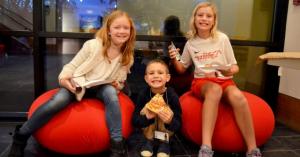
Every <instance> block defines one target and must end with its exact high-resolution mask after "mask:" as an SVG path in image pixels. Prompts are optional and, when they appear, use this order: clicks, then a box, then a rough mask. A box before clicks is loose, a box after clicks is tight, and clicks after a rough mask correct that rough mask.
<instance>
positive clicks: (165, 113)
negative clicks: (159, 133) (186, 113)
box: [157, 107, 174, 124]
mask: <svg viewBox="0 0 300 157" xmlns="http://www.w3.org/2000/svg"><path fill="white" fill-rule="evenodd" d="M157 115H158V117H159V118H160V119H161V120H162V121H163V122H164V123H165V124H170V123H171V121H172V119H173V116H174V113H173V111H172V110H171V109H170V107H165V109H163V110H162V111H160V112H158V113H157Z"/></svg>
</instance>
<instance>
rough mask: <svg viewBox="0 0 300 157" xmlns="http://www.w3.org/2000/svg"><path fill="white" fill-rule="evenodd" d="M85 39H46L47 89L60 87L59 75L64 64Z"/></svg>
mask: <svg viewBox="0 0 300 157" xmlns="http://www.w3.org/2000/svg"><path fill="white" fill-rule="evenodd" d="M84 41H85V40H80V39H59V38H58V39H56V38H47V39H46V45H47V50H46V85H47V87H46V88H47V90H50V89H53V88H57V87H58V79H57V77H58V75H59V73H60V71H61V70H62V68H63V66H64V65H65V64H67V63H68V62H70V61H71V59H72V58H73V57H74V56H75V54H76V53H77V52H78V51H79V50H80V48H81V46H82V45H83V43H84Z"/></svg>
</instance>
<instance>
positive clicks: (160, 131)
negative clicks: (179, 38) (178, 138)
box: [133, 59, 181, 157]
mask: <svg viewBox="0 0 300 157" xmlns="http://www.w3.org/2000/svg"><path fill="white" fill-rule="evenodd" d="M170 77H171V76H170V74H169V69H168V66H167V65H166V64H165V62H163V61H162V60H159V59H155V60H152V61H150V62H149V63H148V64H147V67H146V71H145V81H146V83H147V84H148V87H147V88H145V89H144V90H142V91H141V92H140V94H139V96H138V98H137V102H136V107H135V111H134V114H133V125H134V126H135V127H137V128H140V129H141V130H142V132H143V135H144V137H145V139H146V140H145V143H144V144H143V146H142V149H141V151H140V155H141V156H143V157H148V156H149V157H150V156H152V155H153V147H154V143H158V150H157V157H169V156H170V146H169V141H170V139H171V138H172V135H173V134H174V132H176V131H178V130H179V129H180V127H181V108H180V103H179V99H178V96H177V94H176V93H175V92H174V90H173V89H171V88H167V87H166V83H167V82H168V81H169V80H170Z"/></svg>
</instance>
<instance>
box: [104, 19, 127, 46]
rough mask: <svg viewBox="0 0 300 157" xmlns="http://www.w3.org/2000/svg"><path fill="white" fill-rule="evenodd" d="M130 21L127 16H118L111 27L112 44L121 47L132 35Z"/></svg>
mask: <svg viewBox="0 0 300 157" xmlns="http://www.w3.org/2000/svg"><path fill="white" fill-rule="evenodd" d="M130 26H131V25H130V22H129V20H128V18H127V17H126V16H120V17H117V18H116V19H115V20H114V21H113V22H112V23H111V25H110V27H109V35H110V38H111V42H112V44H114V45H116V46H118V47H120V46H122V45H123V44H124V43H125V42H126V41H127V40H128V39H129V37H130Z"/></svg>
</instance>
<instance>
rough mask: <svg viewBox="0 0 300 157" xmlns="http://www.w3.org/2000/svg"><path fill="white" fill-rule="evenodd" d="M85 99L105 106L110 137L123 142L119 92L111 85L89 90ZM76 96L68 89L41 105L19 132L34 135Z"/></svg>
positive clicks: (62, 90)
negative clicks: (100, 102) (96, 100)
mask: <svg viewBox="0 0 300 157" xmlns="http://www.w3.org/2000/svg"><path fill="white" fill-rule="evenodd" d="M85 97H96V98H97V99H99V100H101V101H102V102H103V103H104V105H105V118H106V123H107V125H108V128H109V132H110V137H111V139H113V140H114V141H121V140H122V130H121V128H122V126H121V125H122V123H121V112H120V106H119V98H118V93H117V90H116V89H115V88H114V87H113V86H111V85H102V86H98V87H95V88H89V89H87V91H86V94H85ZM75 100H76V99H75V95H74V94H73V93H72V92H70V91H69V90H67V89H66V88H60V89H59V91H58V92H57V93H56V94H55V95H54V96H53V97H52V98H51V99H50V100H48V101H47V102H46V103H44V104H43V105H41V106H40V107H39V108H38V109H37V110H36V111H35V112H34V113H33V114H32V116H31V117H30V119H29V120H28V121H26V122H25V123H24V124H23V125H22V127H21V128H20V130H19V133H20V134H22V135H32V134H33V133H34V132H35V131H36V130H37V129H39V128H41V127H42V126H43V125H44V124H46V123H47V122H48V121H49V120H50V119H51V118H52V117H53V116H54V115H56V114H57V113H58V112H59V111H61V110H62V109H64V108H65V107H66V106H68V105H69V104H70V103H71V102H73V101H75Z"/></svg>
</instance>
